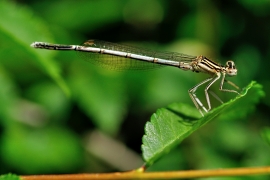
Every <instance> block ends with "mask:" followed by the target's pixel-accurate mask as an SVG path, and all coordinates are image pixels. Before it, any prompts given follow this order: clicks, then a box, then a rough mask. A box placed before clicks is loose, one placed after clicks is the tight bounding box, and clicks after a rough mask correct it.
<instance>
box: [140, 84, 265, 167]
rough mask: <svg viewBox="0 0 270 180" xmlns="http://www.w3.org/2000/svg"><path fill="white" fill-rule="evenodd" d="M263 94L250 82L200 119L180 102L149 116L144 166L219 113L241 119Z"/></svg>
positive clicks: (144, 148)
mask: <svg viewBox="0 0 270 180" xmlns="http://www.w3.org/2000/svg"><path fill="white" fill-rule="evenodd" d="M248 91H249V95H248V96H247V92H248ZM263 95H264V92H263V91H262V86H261V85H260V84H257V83H256V82H254V81H253V82H251V83H250V84H249V85H248V86H247V87H246V88H244V89H243V91H242V92H241V94H240V95H238V96H237V97H236V98H234V99H232V100H230V101H229V102H227V103H224V104H222V105H221V106H219V107H217V108H215V109H213V110H212V111H210V112H209V113H207V114H206V115H205V116H204V117H202V118H200V119H199V117H200V114H199V112H198V111H197V109H195V108H194V107H191V106H188V105H185V104H181V103H175V104H171V105H169V106H168V107H167V108H161V109H158V110H157V112H156V113H155V114H153V115H152V117H151V121H150V122H148V123H146V126H145V135H144V136H143V139H142V141H143V144H142V151H143V158H144V160H145V162H146V166H150V165H151V164H153V163H154V162H155V161H156V160H158V159H159V158H160V157H161V156H163V155H165V154H166V153H168V152H169V151H170V150H171V149H172V148H174V147H175V146H176V145H178V144H179V143H180V142H181V141H182V140H183V139H185V138H186V137H188V136H189V135H190V134H191V133H192V132H194V131H196V130H197V129H198V128H200V127H201V126H203V125H204V124H206V123H207V122H209V121H211V120H213V119H214V118H215V117H217V116H218V115H219V114H222V115H223V117H222V118H223V119H224V118H225V116H226V114H229V116H227V118H234V119H236V118H240V117H243V115H244V114H247V113H248V112H249V111H250V109H254V105H255V104H256V103H257V102H258V101H259V99H260V98H261V97H262V96H263ZM232 114H234V116H233V115H232Z"/></svg>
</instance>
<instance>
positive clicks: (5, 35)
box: [0, 1, 70, 96]
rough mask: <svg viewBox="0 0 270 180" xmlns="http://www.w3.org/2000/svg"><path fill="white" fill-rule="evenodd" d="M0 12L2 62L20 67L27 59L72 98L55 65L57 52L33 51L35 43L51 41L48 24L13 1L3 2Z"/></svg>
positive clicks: (0, 52) (0, 3)
mask: <svg viewBox="0 0 270 180" xmlns="http://www.w3.org/2000/svg"><path fill="white" fill-rule="evenodd" d="M0 12H1V21H0V40H1V42H5V46H4V48H1V50H0V55H1V58H2V59H4V61H5V62H12V63H13V64H17V65H21V66H25V63H22V62H24V60H25V59H26V60H27V63H29V62H30V60H29V59H32V60H33V61H34V62H36V63H37V64H38V65H40V67H41V68H42V69H43V70H44V71H45V72H46V73H47V74H48V75H49V76H50V77H51V78H52V79H53V80H54V81H55V82H56V83H57V84H58V85H59V86H60V87H61V88H62V90H63V91H64V92H65V93H66V95H67V96H69V95H70V91H69V89H68V87H67V85H66V83H65V81H64V80H63V78H62V77H61V76H60V73H59V72H60V68H59V66H58V65H57V64H56V63H54V62H53V61H52V59H53V55H54V52H49V51H39V50H36V49H34V48H32V47H30V44H31V43H32V42H34V41H49V42H51V41H52V38H51V35H50V33H49V31H48V28H47V25H46V23H44V22H43V21H42V20H41V19H38V18H37V17H36V16H34V14H33V13H32V11H31V10H30V9H28V8H27V7H26V6H18V5H16V4H15V3H12V2H10V1H0ZM18 28H19V30H18ZM7 52H9V53H7Z"/></svg>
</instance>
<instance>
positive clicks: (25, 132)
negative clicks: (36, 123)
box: [0, 124, 83, 174]
mask: <svg viewBox="0 0 270 180" xmlns="http://www.w3.org/2000/svg"><path fill="white" fill-rule="evenodd" d="M0 156H1V158H2V161H3V162H5V163H6V164H8V165H9V166H11V167H14V168H15V169H20V170H21V171H23V172H25V173H27V174H39V173H48V172H69V171H70V170H72V169H74V168H76V167H78V166H80V165H81V163H82V161H83V151H82V149H81V146H80V143H79V139H78V138H77V137H76V136H75V135H74V134H73V133H72V132H71V131H68V130H65V129H63V128H57V127H48V128H43V129H36V130H34V129H32V130H29V129H27V128H23V126H21V125H19V124H17V126H15V125H14V126H13V127H12V128H10V129H9V130H8V131H5V132H4V133H3V138H2V142H1V152H0Z"/></svg>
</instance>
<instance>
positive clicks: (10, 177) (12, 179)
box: [0, 174, 20, 180]
mask: <svg viewBox="0 0 270 180" xmlns="http://www.w3.org/2000/svg"><path fill="white" fill-rule="evenodd" d="M19 179H20V177H19V176H17V175H15V174H4V175H1V176H0V180H19Z"/></svg>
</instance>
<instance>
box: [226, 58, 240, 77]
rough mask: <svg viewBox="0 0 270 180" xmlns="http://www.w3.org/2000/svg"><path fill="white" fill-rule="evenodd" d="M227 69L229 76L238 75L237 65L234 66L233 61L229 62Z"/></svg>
mask: <svg viewBox="0 0 270 180" xmlns="http://www.w3.org/2000/svg"><path fill="white" fill-rule="evenodd" d="M225 69H226V73H227V74H228V75H229V76H235V75H237V69H236V67H235V64H234V62H233V61H227V62H226V67H225Z"/></svg>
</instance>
